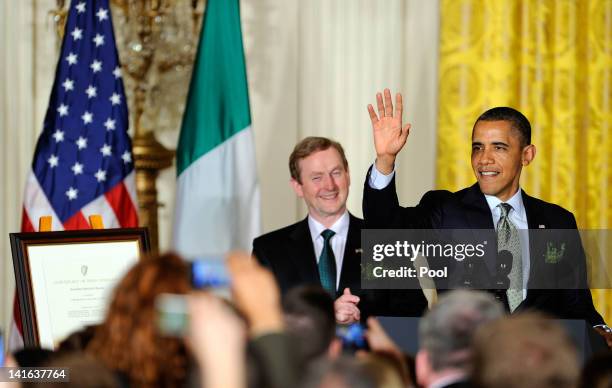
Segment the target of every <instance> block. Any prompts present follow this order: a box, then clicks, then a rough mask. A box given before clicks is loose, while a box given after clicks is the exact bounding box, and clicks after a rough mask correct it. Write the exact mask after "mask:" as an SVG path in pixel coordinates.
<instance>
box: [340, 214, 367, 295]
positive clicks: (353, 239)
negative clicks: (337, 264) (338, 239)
mask: <svg viewBox="0 0 612 388" xmlns="http://www.w3.org/2000/svg"><path fill="white" fill-rule="evenodd" d="M349 217H350V221H349V230H348V234H347V236H346V244H345V246H344V257H343V258H342V272H340V284H339V286H338V294H342V292H343V291H344V288H346V287H349V288H351V289H353V288H355V287H358V288H360V287H361V284H359V283H355V281H361V254H360V251H359V249H360V248H361V228H362V227H363V221H362V220H360V219H359V218H356V217H353V215H352V214H350V213H349Z"/></svg>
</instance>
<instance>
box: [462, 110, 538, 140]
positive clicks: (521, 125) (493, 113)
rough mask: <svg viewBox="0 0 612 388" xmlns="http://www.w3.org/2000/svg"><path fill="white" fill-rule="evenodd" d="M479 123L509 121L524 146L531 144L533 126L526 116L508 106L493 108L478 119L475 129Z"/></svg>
mask: <svg viewBox="0 0 612 388" xmlns="http://www.w3.org/2000/svg"><path fill="white" fill-rule="evenodd" d="M479 121H507V122H509V123H510V126H511V127H512V129H514V130H516V131H518V133H519V135H520V138H521V144H522V145H523V146H526V145H529V144H531V124H530V123H529V120H528V119H527V117H525V115H523V114H522V113H521V112H519V111H518V110H516V109H514V108H510V107H508V106H498V107H495V108H491V109H489V110H488V111H486V112H484V113H483V114H481V115H480V117H478V119H477V120H476V122H475V123H474V127H476V124H478V122H479Z"/></svg>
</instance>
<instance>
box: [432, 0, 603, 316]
mask: <svg viewBox="0 0 612 388" xmlns="http://www.w3.org/2000/svg"><path fill="white" fill-rule="evenodd" d="M440 22H441V23H440V25H441V27H440V28H441V30H440V68H439V92H440V94H439V112H438V145H437V152H438V158H437V171H438V176H437V186H438V187H439V188H444V189H449V190H458V189H460V188H462V187H465V186H467V185H470V184H472V183H473V182H474V181H475V178H474V176H473V174H472V171H471V168H470V162H469V153H470V148H471V144H470V134H471V130H472V125H473V123H474V120H475V119H476V118H477V117H478V116H479V115H480V113H482V112H484V111H485V110H486V109H488V108H490V107H493V106H499V105H507V106H512V107H515V108H517V109H518V110H520V111H521V112H523V113H524V114H525V115H526V116H527V117H528V118H529V119H530V121H531V124H532V142H533V144H535V145H536V147H537V155H536V158H535V160H534V163H532V164H531V165H530V166H528V167H527V168H526V169H523V176H522V179H521V186H522V187H523V188H524V189H525V191H527V193H529V194H530V195H533V196H536V197H538V198H541V199H543V200H546V201H549V202H553V203H557V204H559V205H561V206H563V207H564V208H566V209H568V210H570V211H572V212H573V213H574V215H575V216H576V220H577V222H578V226H579V227H580V228H583V229H605V228H611V229H612V163H611V160H612V155H611V154H612V131H611V130H610V125H611V123H612V0H590V1H589V0H573V1H572V0H524V1H518V0H515V1H511V0H442V1H441V20H440ZM606 260H607V263H604V265H596V264H593V265H592V267H591V268H590V270H591V273H590V275H591V276H593V275H594V274H595V275H597V274H599V273H600V272H601V271H602V270H603V269H606V268H601V267H606V266H607V267H608V268H607V271H610V270H611V269H612V265H611V264H610V263H611V262H612V258H607V259H606ZM608 273H609V272H608ZM608 283H609V282H608ZM593 284H594V283H593ZM608 287H609V286H608ZM592 294H593V299H594V301H595V305H596V306H597V309H598V310H599V311H600V313H602V315H603V316H604V319H606V321H607V322H608V323H611V322H612V290H610V289H605V290H604V289H594V290H592Z"/></svg>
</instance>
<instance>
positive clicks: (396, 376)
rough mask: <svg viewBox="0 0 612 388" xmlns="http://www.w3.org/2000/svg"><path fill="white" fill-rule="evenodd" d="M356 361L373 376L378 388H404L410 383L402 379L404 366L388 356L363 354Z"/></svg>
mask: <svg viewBox="0 0 612 388" xmlns="http://www.w3.org/2000/svg"><path fill="white" fill-rule="evenodd" d="M358 359H359V361H360V362H361V363H363V364H364V365H365V367H366V368H367V369H368V370H369V371H370V374H371V375H372V376H374V380H375V381H376V386H377V387H378V388H395V387H397V388H399V387H406V386H407V384H409V383H410V382H409V381H405V379H404V378H403V377H402V373H403V368H404V366H403V365H401V364H400V361H399V360H398V359H397V358H395V357H393V356H392V355H390V354H385V353H371V352H364V353H361V354H359V356H358Z"/></svg>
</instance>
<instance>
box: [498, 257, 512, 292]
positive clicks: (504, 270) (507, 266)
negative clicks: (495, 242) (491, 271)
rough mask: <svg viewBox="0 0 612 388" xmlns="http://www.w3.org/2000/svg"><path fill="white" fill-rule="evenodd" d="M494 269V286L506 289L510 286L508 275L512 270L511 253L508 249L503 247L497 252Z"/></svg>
mask: <svg viewBox="0 0 612 388" xmlns="http://www.w3.org/2000/svg"><path fill="white" fill-rule="evenodd" d="M495 269H496V271H495V278H494V280H493V284H494V288H497V289H503V290H507V289H508V287H510V278H509V277H508V275H510V271H512V253H510V251H508V250H505V249H504V250H501V251H499V252H497V260H496V262H495Z"/></svg>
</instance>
